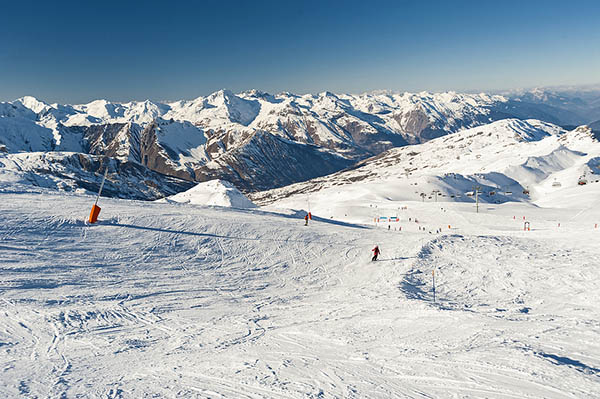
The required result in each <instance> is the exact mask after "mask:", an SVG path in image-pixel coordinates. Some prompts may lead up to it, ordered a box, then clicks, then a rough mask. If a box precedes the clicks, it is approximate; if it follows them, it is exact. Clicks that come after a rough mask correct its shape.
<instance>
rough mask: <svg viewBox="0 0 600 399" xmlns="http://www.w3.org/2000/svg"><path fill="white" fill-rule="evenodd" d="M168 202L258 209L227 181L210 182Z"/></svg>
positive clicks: (172, 197) (180, 194) (171, 198)
mask: <svg viewBox="0 0 600 399" xmlns="http://www.w3.org/2000/svg"><path fill="white" fill-rule="evenodd" d="M167 201H173V202H180V203H184V204H192V205H213V206H226V207H232V208H256V205H254V203H253V202H252V201H250V200H249V199H248V198H246V196H245V195H244V194H242V193H241V192H240V191H239V190H238V189H237V188H235V186H234V185H233V184H231V183H229V182H227V181H225V180H219V179H217V180H210V181H207V182H204V183H200V184H198V185H196V186H195V187H193V188H191V189H189V190H187V191H184V192H182V193H179V194H175V195H173V196H171V197H168V198H167Z"/></svg>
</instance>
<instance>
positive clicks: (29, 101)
mask: <svg viewBox="0 0 600 399" xmlns="http://www.w3.org/2000/svg"><path fill="white" fill-rule="evenodd" d="M15 102H19V103H21V104H23V106H24V107H25V108H28V109H30V110H32V111H33V112H35V113H36V114H39V113H41V112H44V111H46V110H48V109H49V108H51V106H50V105H48V104H46V103H45V102H43V101H40V100H38V99H37V98H35V97H33V96H24V97H21V98H19V99H17V100H16V101H15Z"/></svg>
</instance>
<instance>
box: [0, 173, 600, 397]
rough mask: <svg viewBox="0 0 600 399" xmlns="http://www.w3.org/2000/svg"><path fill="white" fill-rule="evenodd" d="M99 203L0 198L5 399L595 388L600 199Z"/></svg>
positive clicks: (0, 353)
mask: <svg viewBox="0 0 600 399" xmlns="http://www.w3.org/2000/svg"><path fill="white" fill-rule="evenodd" d="M359 184H362V183H359ZM599 187H600V185H597V186H594V185H589V186H586V187H584V189H585V190H593V191H594V193H595V195H596V196H597V195H598V194H600V192H599V191H600V190H598V188H599ZM332 200H333V199H332ZM92 203H93V197H91V196H78V195H69V194H59V193H56V192H47V191H44V190H41V189H40V190H39V192H37V193H27V194H10V193H0V237H2V245H0V259H2V260H3V261H2V264H1V266H0V267H1V268H2V281H1V282H0V301H2V302H3V305H4V306H3V307H2V312H0V381H1V382H2V383H1V384H0V396H2V397H6V398H17V397H89V398H107V397H108V398H124V399H127V398H139V397H195V398H209V397H210V398H217V397H235V398H304V397H324V398H342V397H344V398H345V397H356V398H364V397H368V398H388V397H407V398H423V397H485V398H507V397H511V398H514V397H518V398H541V397H544V398H595V397H598V396H600V344H599V343H600V323H599V321H598V317H597V316H598V314H599V312H600V308H599V304H598V301H597V300H596V299H597V295H596V293H597V292H598V290H599V289H600V285H599V284H600V283H599V281H600V280H598V279H596V278H595V273H596V271H597V269H598V266H599V265H598V262H599V259H600V252H599V249H598V245H597V240H598V237H597V235H598V234H600V230H598V229H594V227H593V224H592V223H593V221H595V220H600V213H599V211H598V207H597V206H596V207H592V208H589V209H587V211H586V212H585V213H581V211H580V210H579V209H576V208H568V209H543V208H538V207H533V206H530V205H528V204H525V203H507V204H503V205H494V206H493V207H491V206H490V207H489V208H488V207H486V208H485V209H483V210H482V212H481V213H479V214H476V213H475V212H474V207H473V206H472V205H471V204H467V203H448V204H441V205H443V209H440V206H439V205H440V204H435V203H432V202H425V203H421V202H410V201H401V202H395V203H393V204H392V203H389V202H386V201H384V200H382V201H379V202H377V203H375V204H377V205H378V206H379V207H380V208H381V207H383V206H385V205H386V204H387V205H390V206H391V207H393V208H394V209H395V208H396V206H398V205H400V204H402V205H404V206H406V209H404V210H401V211H400V212H401V215H400V216H401V220H402V221H401V222H399V223H398V224H401V225H402V226H404V227H405V228H404V229H403V230H402V232H400V231H397V230H394V229H392V230H391V231H388V230H387V229H377V228H365V227H364V226H356V225H350V224H344V223H343V221H339V220H330V219H329V217H328V215H326V214H324V213H321V211H320V210H318V209H313V214H314V218H313V221H312V223H311V224H310V225H309V226H308V227H304V226H303V225H302V224H303V222H302V220H301V217H302V215H301V214H293V213H288V214H276V213H272V212H267V211H264V210H229V209H226V208H210V207H198V206H187V205H185V204H168V203H156V202H153V203H150V202H137V201H125V200H116V199H105V198H102V199H101V200H100V204H99V205H100V206H101V207H102V212H101V214H100V222H99V223H98V224H97V225H92V226H88V225H86V224H85V223H83V220H84V219H85V217H86V216H87V213H88V212H89V208H90V206H91V204H92ZM350 205H351V209H354V211H355V212H357V213H360V212H369V210H370V209H371V208H370V207H369V206H368V205H367V204H365V203H363V202H362V201H359V200H355V201H354V202H353V203H352V204H350ZM514 215H518V216H521V215H527V218H528V220H529V221H531V223H532V224H531V226H532V229H531V231H528V232H524V231H523V230H522V227H523V224H522V220H516V219H513V216H514ZM409 217H410V218H412V219H413V220H414V219H415V218H418V219H419V221H420V223H419V224H418V225H417V224H416V223H414V221H413V222H411V223H409V222H408V218H409ZM449 220H452V229H450V230H448V229H447V227H446V225H447V224H449ZM557 221H562V222H563V223H562V225H561V227H560V228H558V227H557ZM417 226H418V227H421V226H425V227H426V231H422V230H417ZM442 227H443V230H444V232H443V234H435V232H433V233H430V231H431V230H433V229H436V228H442ZM375 243H377V244H379V246H380V248H381V249H382V255H381V259H380V261H379V262H377V263H371V262H369V256H370V254H369V250H370V249H371V248H372V246H373V245H374V244H375ZM433 271H434V272H435V277H436V302H435V303H434V302H433V289H432V288H433V287H432V280H431V276H432V272H433Z"/></svg>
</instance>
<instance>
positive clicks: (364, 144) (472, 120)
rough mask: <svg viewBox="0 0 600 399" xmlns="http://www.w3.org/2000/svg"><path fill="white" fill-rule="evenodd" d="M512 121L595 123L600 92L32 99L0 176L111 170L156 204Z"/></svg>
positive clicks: (9, 128)
mask: <svg viewBox="0 0 600 399" xmlns="http://www.w3.org/2000/svg"><path fill="white" fill-rule="evenodd" d="M504 119H517V120H525V119H536V120H541V121H544V122H547V123H551V124H554V125H557V126H563V127H566V128H567V129H569V128H574V127H575V126H577V125H580V124H586V123H587V124H591V126H592V127H593V128H595V126H596V125H597V123H596V125H595V124H594V123H593V122H594V121H598V120H600V90H595V91H594V90H588V91H583V92H582V91H573V90H570V91H569V90H566V91H557V90H531V91H524V92H513V93H503V94H502V95H489V94H483V93H482V94H465V93H455V92H446V93H428V92H421V93H403V94H393V93H371V94H362V95H349V94H333V93H330V92H324V93H320V94H316V95H295V94H291V93H280V94H277V95H271V94H268V93H264V92H260V91H257V90H252V91H247V92H243V93H239V94H234V93H232V92H231V91H228V90H221V91H218V92H215V93H213V94H211V95H209V96H206V97H198V98H196V99H194V100H181V101H174V102H152V101H141V102H127V103H115V102H109V101H105V100H96V101H92V102H90V103H87V104H79V105H62V104H48V103H45V102H42V101H40V100H38V99H36V98H34V97H23V98H21V99H18V100H15V101H12V102H2V103H0V154H2V155H1V157H0V163H2V165H4V167H3V170H2V171H0V173H3V175H5V176H10V179H11V180H12V181H25V182H27V183H32V184H37V185H46V186H48V187H58V188H62V189H78V188H83V189H85V190H91V191H94V190H95V189H96V187H97V186H98V185H99V180H100V179H99V177H100V176H101V174H102V172H103V170H104V168H105V167H107V166H108V167H109V181H110V182H111V184H109V185H108V186H107V188H108V190H107V192H106V193H107V195H111V196H120V197H126V198H137V199H156V198H161V197H164V196H167V195H171V194H173V193H176V192H180V191H183V190H186V189H189V188H190V187H191V186H193V185H194V184H195V183H196V182H202V181H208V180H212V179H217V178H218V179H222V180H226V181H229V182H231V183H233V184H234V185H235V186H236V187H237V188H239V189H240V190H242V191H243V192H245V193H252V192H257V191H262V190H268V189H273V188H278V187H283V186H287V185H289V184H292V183H297V182H302V181H306V180H309V179H313V178H316V177H320V176H325V175H329V174H331V173H335V172H338V171H340V170H343V169H345V168H349V167H352V165H354V164H356V163H357V162H360V161H362V160H365V159H368V158H371V157H374V156H377V155H378V154H381V153H383V152H385V151H387V150H390V149H393V148H397V147H405V146H409V145H414V144H421V143H425V142H427V141H430V140H432V139H436V138H439V137H442V136H445V135H448V134H452V133H456V132H459V131H462V130H465V129H470V128H474V127H477V126H482V125H487V124H489V123H492V122H495V121H498V120H504ZM25 154H26V155H25ZM6 178H7V177H5V179H6ZM120 186H124V187H128V189H126V190H120V189H119V187H120Z"/></svg>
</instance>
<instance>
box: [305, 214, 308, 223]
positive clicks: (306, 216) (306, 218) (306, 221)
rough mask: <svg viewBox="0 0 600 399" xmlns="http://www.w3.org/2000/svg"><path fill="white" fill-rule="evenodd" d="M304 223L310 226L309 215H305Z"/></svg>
mask: <svg viewBox="0 0 600 399" xmlns="http://www.w3.org/2000/svg"><path fill="white" fill-rule="evenodd" d="M304 225H305V226H308V215H304Z"/></svg>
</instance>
